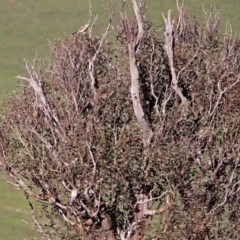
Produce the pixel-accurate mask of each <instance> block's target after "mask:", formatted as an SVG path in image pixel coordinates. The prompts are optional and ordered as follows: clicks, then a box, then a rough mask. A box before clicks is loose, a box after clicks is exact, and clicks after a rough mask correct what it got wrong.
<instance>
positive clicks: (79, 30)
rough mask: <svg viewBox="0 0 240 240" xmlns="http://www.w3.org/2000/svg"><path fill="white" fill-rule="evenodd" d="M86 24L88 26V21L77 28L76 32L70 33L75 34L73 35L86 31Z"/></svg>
mask: <svg viewBox="0 0 240 240" xmlns="http://www.w3.org/2000/svg"><path fill="white" fill-rule="evenodd" d="M88 26H89V24H88V23H86V24H84V25H82V26H81V27H80V28H78V30H77V31H76V32H74V33H73V34H72V36H75V35H77V34H78V33H84V32H86V31H87V29H88Z"/></svg>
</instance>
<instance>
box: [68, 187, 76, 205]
mask: <svg viewBox="0 0 240 240" xmlns="http://www.w3.org/2000/svg"><path fill="white" fill-rule="evenodd" d="M77 195H78V190H77V188H73V189H72V191H71V197H70V200H69V205H70V206H71V205H72V204H73V201H74V200H75V199H76V197H77Z"/></svg>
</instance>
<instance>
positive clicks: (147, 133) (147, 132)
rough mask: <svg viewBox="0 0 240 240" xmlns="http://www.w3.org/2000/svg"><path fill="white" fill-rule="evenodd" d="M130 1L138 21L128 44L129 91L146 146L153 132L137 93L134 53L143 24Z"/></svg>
mask: <svg viewBox="0 0 240 240" xmlns="http://www.w3.org/2000/svg"><path fill="white" fill-rule="evenodd" d="M132 3H133V8H134V12H135V15H136V19H137V22H138V36H137V38H136V40H135V42H133V43H129V44H128V51H129V63H130V73H131V90H130V91H131V97H132V103H133V109H134V113H135V116H136V118H137V121H138V123H139V125H140V129H141V131H142V133H143V144H144V146H147V145H148V144H149V143H150V141H151V138H152V136H153V132H152V130H151V128H150V126H149V125H148V123H147V121H146V120H145V118H144V112H143V108H142V104H141V101H140V95H139V73H138V69H137V66H136V59H135V54H136V53H137V51H138V49H139V47H140V43H141V40H142V37H143V27H142V25H143V24H142V17H141V15H140V11H139V8H138V5H137V3H136V1H135V0H132Z"/></svg>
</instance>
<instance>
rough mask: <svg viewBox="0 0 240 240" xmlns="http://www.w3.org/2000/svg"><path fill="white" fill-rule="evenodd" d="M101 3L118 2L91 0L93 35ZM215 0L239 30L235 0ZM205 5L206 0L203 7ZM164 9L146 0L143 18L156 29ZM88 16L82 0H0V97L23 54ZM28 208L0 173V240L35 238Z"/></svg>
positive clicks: (20, 68) (197, 4)
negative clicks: (146, 15)
mask: <svg viewBox="0 0 240 240" xmlns="http://www.w3.org/2000/svg"><path fill="white" fill-rule="evenodd" d="M107 2H113V8H114V9H115V10H116V9H118V7H119V4H120V2H121V1H120V0H112V1H110V0H109V1H108V0H92V11H93V14H94V15H96V14H98V15H99V21H98V22H97V24H96V25H95V28H94V33H95V34H97V35H100V34H101V32H102V30H104V27H105V26H106V23H107V12H106V8H107ZM128 2H130V1H128ZM215 3H216V5H217V7H222V14H223V18H224V21H225V20H226V19H230V20H232V26H233V30H234V31H235V32H237V33H239V32H240V25H239V19H240V17H239V13H240V0H228V1H224V0H216V1H215ZM210 4H211V2H210V1H208V4H205V8H206V9H208V7H209V5H210ZM110 5H111V4H110ZM185 5H186V6H185V10H186V12H187V13H191V14H194V15H202V10H201V1H199V0H189V1H186V4H185ZM168 8H172V9H174V10H175V14H176V7H175V0H165V1H164V0H162V1H160V0H150V1H149V10H148V18H149V19H150V20H151V21H152V22H153V23H154V25H155V26H157V27H159V28H162V27H163V26H162V11H163V12H164V13H166V12H167V9H168ZM88 18H89V12H88V1H87V0H68V1H65V0H58V1H56V0H41V1H32V0H1V7H0V28H1V29H0V30H1V31H0V101H2V100H3V99H5V98H6V97H7V94H11V93H12V91H13V90H14V88H15V86H16V80H15V78H14V76H16V75H24V74H25V70H24V62H23V59H27V60H31V59H33V58H34V56H35V54H36V52H37V53H38V54H39V55H41V56H43V57H44V56H46V55H47V51H48V47H47V42H48V40H51V41H54V40H56V39H63V38H67V37H68V36H69V35H71V33H72V32H74V31H75V30H76V29H77V28H78V27H79V26H80V25H82V24H84V23H86V22H88ZM3 176H4V175H3ZM29 212H30V208H29V206H28V204H27V202H26V200H25V196H24V194H23V193H22V192H21V191H16V187H14V186H12V185H10V184H7V183H6V182H5V181H4V180H3V179H2V178H0V240H1V239H4V240H15V239H18V240H19V239H40V237H39V235H37V234H36V232H35V231H33V230H34V226H33V224H32V220H31V215H30V213H29Z"/></svg>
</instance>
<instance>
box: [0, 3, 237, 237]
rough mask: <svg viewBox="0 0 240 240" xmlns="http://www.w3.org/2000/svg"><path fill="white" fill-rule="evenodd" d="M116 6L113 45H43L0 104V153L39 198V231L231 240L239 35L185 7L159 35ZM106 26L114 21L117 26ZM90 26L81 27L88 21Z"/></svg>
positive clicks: (213, 14) (78, 41)
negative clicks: (44, 54)
mask: <svg viewBox="0 0 240 240" xmlns="http://www.w3.org/2000/svg"><path fill="white" fill-rule="evenodd" d="M132 4H133V10H134V17H132V18H129V17H127V15H126V14H125V13H124V11H122V12H121V14H120V17H119V24H118V28H117V29H118V33H117V44H116V45H114V46H113V45H111V44H109V43H108V41H107V33H108V31H109V28H110V27H111V26H112V22H111V20H109V25H108V27H107V29H106V31H105V33H104V34H103V36H102V37H101V38H97V37H92V36H91V34H89V33H83V34H82V35H80V36H78V37H74V38H68V39H65V40H61V41H57V42H54V43H51V44H50V54H49V57H48V59H47V61H43V60H41V59H38V58H36V59H35V60H34V62H33V63H32V64H31V63H28V62H26V69H27V73H28V76H27V77H21V76H18V78H19V79H21V80H25V82H27V84H21V85H20V87H19V88H18V90H17V92H16V94H15V95H13V96H12V97H11V99H10V100H9V101H8V102H7V103H6V108H5V110H4V111H2V113H1V123H0V140H1V141H0V142H1V155H0V157H1V158H0V161H1V165H2V167H3V168H4V169H5V170H6V172H7V173H8V174H9V175H10V176H11V177H12V178H13V179H14V180H15V181H16V184H17V185H18V186H19V187H20V188H22V189H23V191H24V192H25V193H26V195H27V196H32V197H35V198H37V199H38V200H39V202H40V207H41V209H40V212H38V213H37V215H41V216H44V217H45V219H44V221H43V222H41V221H40V220H39V219H38V218H37V217H36V218H35V215H33V217H34V220H35V223H36V225H37V227H38V230H39V231H40V232H41V233H42V234H43V236H45V237H46V239H50V238H52V237H53V238H57V239H105V238H107V239H109V240H112V239H121V240H130V239H134V240H136V239H192V240H193V239H236V238H237V237H238V235H239V233H238V232H239V230H238V224H239V222H240V221H239V207H240V198H239V197H240V195H239V189H240V186H239V181H240V178H239V160H240V157H239V156H240V154H239V153H240V150H239V144H240V142H239V139H240V138H239V137H240V130H239V126H240V100H239V94H240V84H239V81H240V66H239V64H238V63H239V62H240V41H239V39H236V38H235V37H234V36H233V35H232V31H231V26H230V25H228V24H227V28H226V31H225V33H224V35H223V36H221V35H220V34H219V19H220V17H219V13H218V12H217V11H211V10H210V11H209V12H205V16H206V21H205V22H204V23H203V24H201V23H200V22H199V21H198V20H196V19H195V18H193V17H188V18H187V17H186V16H185V15H184V14H183V6H178V11H179V17H178V18H177V21H175V22H174V21H172V19H171V11H169V12H168V14H167V17H165V16H164V15H163V18H164V22H165V31H164V37H162V35H163V34H162V33H161V32H160V33H159V31H157V30H156V29H155V28H154V27H153V26H152V24H151V23H150V22H148V21H146V20H145V12H146V8H145V5H144V2H143V1H139V2H138V3H137V2H136V0H132ZM115 29H116V28H115ZM90 31H91V29H90Z"/></svg>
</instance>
